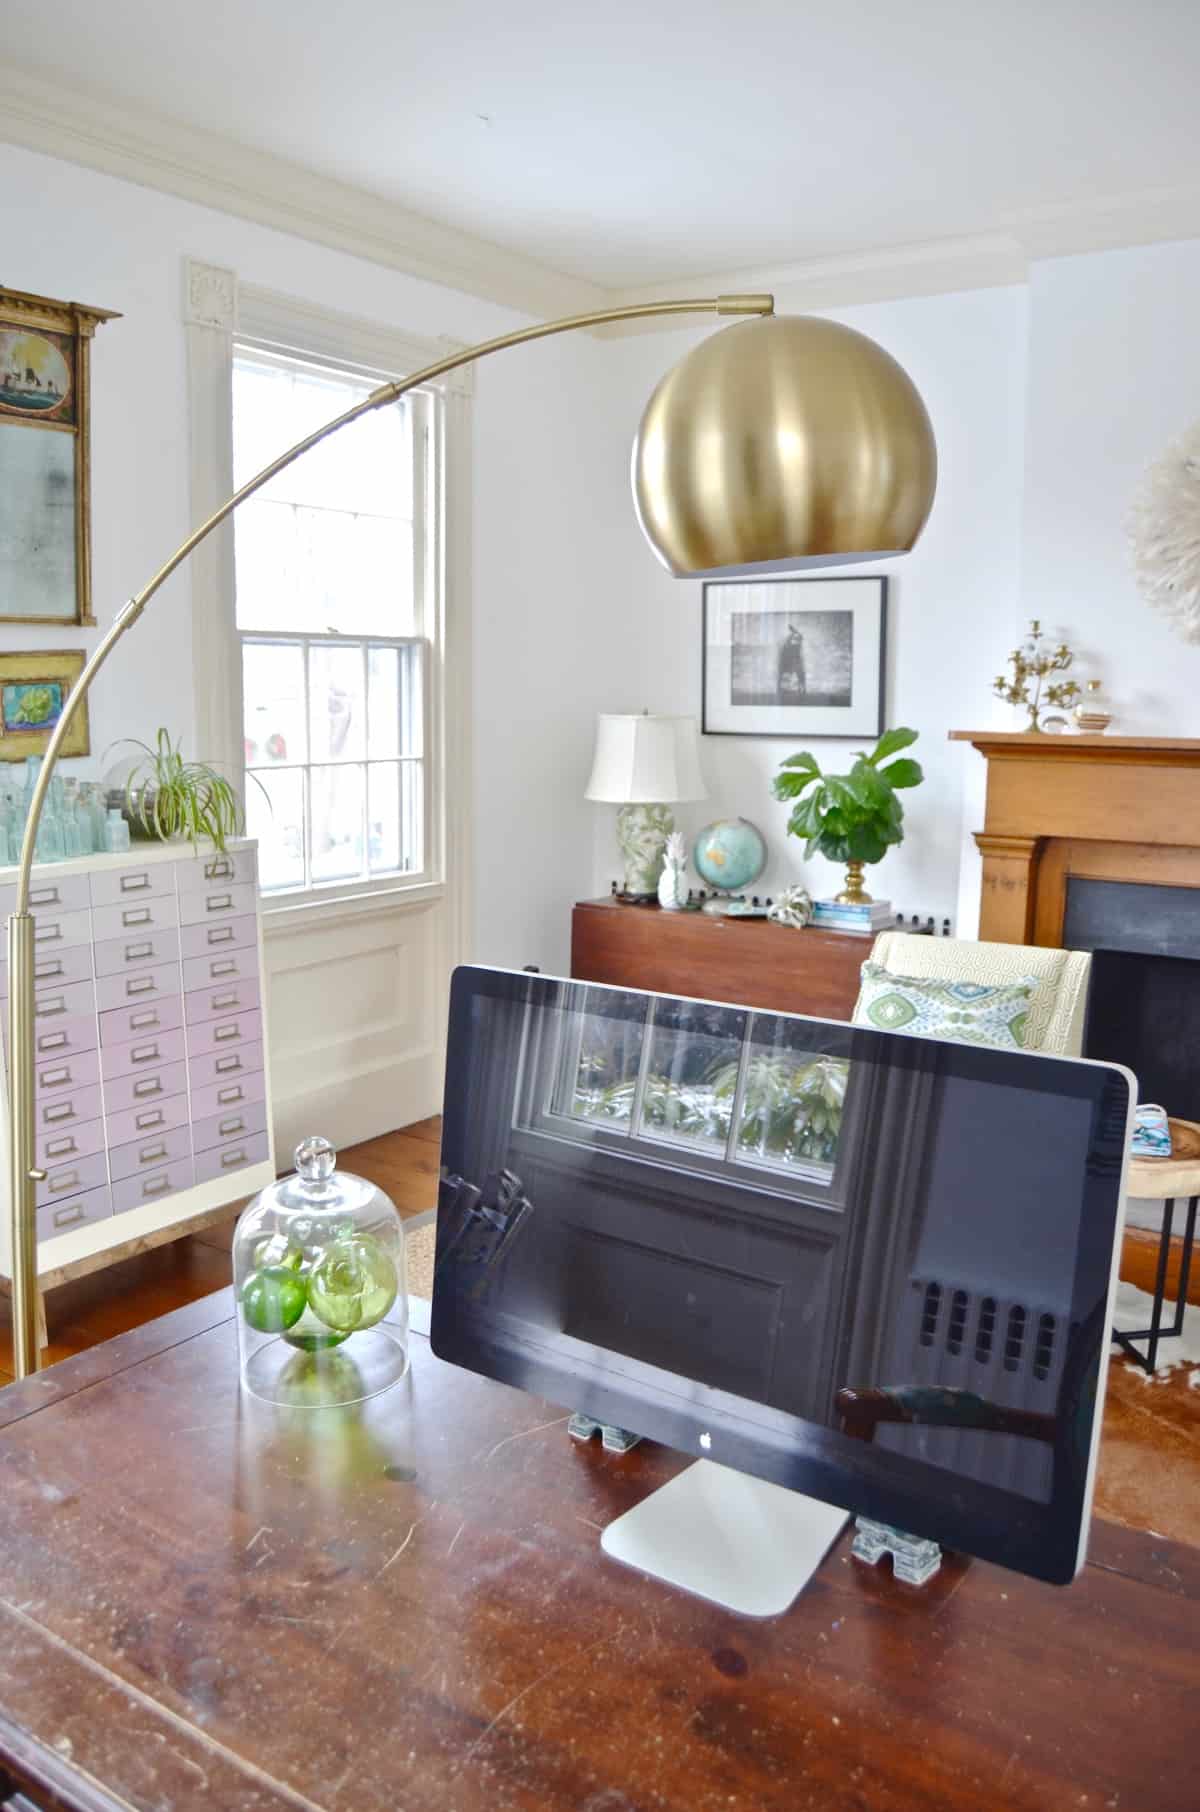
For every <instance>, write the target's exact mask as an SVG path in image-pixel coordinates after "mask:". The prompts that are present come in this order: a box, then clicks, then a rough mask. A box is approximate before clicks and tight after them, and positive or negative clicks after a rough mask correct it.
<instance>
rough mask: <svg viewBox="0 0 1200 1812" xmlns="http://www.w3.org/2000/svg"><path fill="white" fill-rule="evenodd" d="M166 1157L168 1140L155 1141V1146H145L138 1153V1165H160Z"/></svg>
mask: <svg viewBox="0 0 1200 1812" xmlns="http://www.w3.org/2000/svg"><path fill="white" fill-rule="evenodd" d="M166 1155H167V1142H166V1140H165V1139H156V1140H155V1141H154V1144H153V1145H143V1146H142V1149H141V1150H140V1151H139V1152H138V1163H139V1164H158V1163H161V1161H162V1160H163V1158H165V1157H166Z"/></svg>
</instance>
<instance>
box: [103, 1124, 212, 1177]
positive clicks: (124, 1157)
mask: <svg viewBox="0 0 1200 1812" xmlns="http://www.w3.org/2000/svg"><path fill="white" fill-rule="evenodd" d="M191 1155H192V1132H191V1128H190V1127H188V1126H173V1127H172V1128H171V1129H170V1131H169V1132H161V1133H150V1134H149V1136H148V1137H146V1138H142V1139H134V1140H132V1141H131V1142H130V1144H128V1145H115V1146H114V1147H113V1149H112V1150H111V1151H110V1152H109V1154H108V1169H109V1174H110V1175H111V1177H112V1180H113V1182H114V1183H119V1182H120V1181H121V1179H122V1178H123V1177H135V1176H137V1175H138V1173H139V1172H140V1171H144V1170H161V1169H162V1168H163V1167H164V1165H167V1164H174V1163H175V1162H176V1160H177V1159H179V1158H190V1157H191Z"/></svg>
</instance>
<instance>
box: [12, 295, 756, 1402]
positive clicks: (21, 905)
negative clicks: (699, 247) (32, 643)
mask: <svg viewBox="0 0 1200 1812" xmlns="http://www.w3.org/2000/svg"><path fill="white" fill-rule="evenodd" d="M774 307H775V303H774V298H773V297H771V296H768V295H729V296H708V297H701V298H696V299H691V298H689V299H686V300H681V301H674V302H643V303H637V304H633V305H630V306H627V307H623V308H602V309H597V310H594V311H593V312H591V313H589V314H585V315H567V316H565V317H564V318H563V319H561V320H558V321H543V322H539V323H538V325H537V326H535V327H523V328H521V329H519V330H518V331H517V332H516V333H506V334H500V335H499V336H498V337H497V338H496V339H494V340H483V341H481V343H480V344H479V345H478V346H468V347H466V348H464V349H463V350H461V351H457V352H451V353H447V355H446V357H445V358H443V359H438V360H437V361H436V362H435V363H434V364H432V365H426V366H425V368H424V370H422V371H417V372H414V373H413V374H412V375H411V376H410V377H406V378H397V379H396V380H395V382H393V383H390V384H382V385H380V387H379V389H377V390H373V391H372V392H371V394H370V396H367V397H364V398H363V400H362V402H361V403H356V404H355V405H354V407H353V409H347V410H346V411H345V412H344V413H343V414H342V415H339V416H336V417H335V418H334V420H333V421H330V422H326V423H325V425H324V427H321V428H318V429H316V431H315V432H314V433H312V434H309V435H307V436H306V437H305V439H304V440H301V441H297V443H296V445H295V446H294V447H289V448H288V450H287V452H286V453H281V454H280V456H279V458H278V459H274V460H272V461H271V464H270V465H269V466H264V468H263V470H262V471H261V472H258V473H256V474H255V476H254V477H253V478H251V479H249V480H248V482H247V483H246V484H244V485H242V486H241V488H240V489H239V490H237V491H235V492H234V494H233V496H232V497H230V498H228V499H227V501H226V502H225V503H223V504H222V505H221V507H220V509H218V510H214V511H213V514H212V515H211V516H210V517H209V518H208V520H207V521H206V522H202V523H201V524H200V526H199V528H197V529H194V530H193V531H192V533H191V534H190V535H189V536H188V538H187V540H186V541H184V542H183V543H182V544H181V546H180V547H178V548H177V549H176V550H175V552H174V553H173V554H172V555H171V557H170V559H169V560H168V561H166V563H165V564H164V565H162V566H160V567H159V569H158V571H157V572H156V573H155V575H154V577H153V578H152V579H151V580H150V582H149V584H148V585H144V586H143V587H142V589H141V591H139V592H137V593H135V595H134V596H133V597H132V598H130V600H129V602H128V603H127V604H126V605H124V606H123V607H122V609H121V610H119V611H118V612H117V615H116V617H115V618H114V619H113V622H112V624H111V625H110V627H109V628H108V630H107V631H106V632H105V634H104V635H103V636H102V637H101V639H100V641H99V642H98V643H97V644H96V647H95V648H94V649H93V650H92V653H91V656H90V657H89V659H88V660H87V662H86V663H85V665H84V669H83V672H82V673H81V674H80V676H79V678H78V679H77V680H76V682H75V684H74V686H73V687H72V688H71V691H70V693H69V694H68V696H67V699H66V702H65V704H64V706H63V711H62V716H61V717H60V718H59V720H58V722H57V724H56V725H55V727H54V730H53V732H52V734H51V737H50V740H49V742H48V743H47V745H46V753H45V756H44V758H43V760H42V765H41V770H40V772H39V774H38V777H37V783H36V785H35V787H34V790H33V797H32V799H31V800H30V803H29V815H28V817H27V819H26V822H25V834H24V837H23V840H22V843H21V855H20V864H19V867H18V871H17V900H16V911H15V912H14V914H13V915H12V917H11V918H10V919H9V926H8V940H9V1053H10V1059H9V1062H10V1076H9V1146H8V1159H9V1207H10V1224H11V1234H12V1237H11V1250H10V1257H11V1274H12V1302H13V1367H14V1371H15V1374H16V1376H17V1377H18V1378H24V1377H26V1376H28V1374H29V1373H30V1372H34V1371H36V1370H37V1368H38V1346H37V1327H36V1319H37V1317H36V1303H37V1241H36V1238H35V1233H34V1210H35V1185H36V1183H37V1182H38V1181H40V1173H38V1174H36V1175H35V1174H34V1156H35V1139H34V1113H33V1097H34V1069H35V1060H34V1051H33V990H34V976H33V922H32V919H31V918H30V915H29V881H30V871H31V869H32V867H33V858H34V851H35V849H36V847H37V833H38V825H39V824H40V822H41V816H42V808H43V805H44V804H45V799H46V793H47V790H48V788H49V785H50V780H51V777H52V775H53V773H54V768H55V764H56V762H57V760H58V756H59V751H60V749H61V748H62V743H63V739H64V737H65V736H66V734H67V731H68V730H69V728H70V726H71V723H72V720H73V719H74V716H75V713H76V711H77V710H78V709H79V707H80V705H81V704H82V703H83V700H84V699H85V698H86V696H87V693H88V690H89V688H90V686H91V683H92V681H93V680H94V679H95V677H96V675H97V673H98V672H99V671H100V669H101V667H102V666H103V665H104V663H105V661H106V660H107V659H108V657H109V655H110V654H111V652H112V650H113V649H114V647H115V646H116V644H117V643H118V642H119V641H120V639H121V637H122V636H123V635H124V634H125V632H126V630H127V629H131V628H132V627H133V625H134V623H136V622H137V620H138V618H139V617H140V616H141V614H142V611H143V610H144V609H145V608H146V605H147V604H148V603H149V602H150V599H151V598H152V597H153V596H154V594H155V592H156V591H158V590H159V588H160V587H161V586H163V585H165V584H166V582H167V580H168V579H169V578H170V577H171V574H172V573H173V572H174V571H175V569H176V567H178V566H182V564H183V562H184V561H185V560H186V559H187V558H188V556H189V555H190V554H191V553H192V552H193V550H194V549H195V548H197V547H199V545H200V543H201V542H202V541H203V540H205V539H206V537H207V536H209V535H211V534H212V532H213V530H214V529H215V528H219V527H220V525H221V523H222V522H224V521H225V519H226V517H228V516H231V515H232V514H233V512H234V510H236V509H237V507H238V505H239V504H241V503H244V502H245V500H246V499H247V498H248V497H252V496H253V495H254V493H255V492H256V491H259V490H261V489H262V487H263V486H264V485H265V484H269V483H270V481H271V479H272V478H274V477H275V476H276V475H277V474H278V473H279V472H282V471H284V470H285V469H286V468H287V467H288V466H290V465H291V464H292V462H293V461H294V460H297V459H299V458H300V456H301V454H303V453H307V452H308V451H309V449H310V448H311V447H315V446H316V445H317V444H318V442H320V441H323V440H327V439H328V438H329V436H330V435H331V434H336V433H337V432H338V430H339V429H341V428H344V427H346V426H347V425H348V424H349V423H350V422H352V421H356V420H357V419H358V417H359V416H360V415H366V414H368V413H369V412H370V411H371V410H373V409H382V408H386V406H387V405H388V404H389V403H394V402H396V401H397V400H398V399H399V398H400V397H402V396H403V395H404V394H405V393H406V392H407V391H409V390H416V389H419V388H420V386H421V385H422V384H428V383H432V382H433V380H434V379H435V378H439V377H444V376H445V375H446V373H447V372H450V371H455V370H457V369H458V367H459V366H461V365H470V364H473V363H474V362H475V360H476V359H482V358H486V357H487V355H488V354H489V353H492V352H502V351H504V350H505V349H506V348H507V347H509V346H520V345H523V344H524V342H525V341H526V340H542V339H545V338H546V337H547V336H548V335H550V334H558V333H571V332H573V331H574V330H575V329H576V328H582V327H601V326H603V325H604V324H605V323H606V322H611V321H633V320H637V319H639V318H640V317H644V316H651V315H687V314H717V315H769V314H772V313H773V312H774Z"/></svg>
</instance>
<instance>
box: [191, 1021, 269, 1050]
mask: <svg viewBox="0 0 1200 1812" xmlns="http://www.w3.org/2000/svg"><path fill="white" fill-rule="evenodd" d="M261 1039H262V1014H261V1013H239V1014H238V1015H237V1016H236V1018H233V1019H206V1020H205V1021H204V1022H203V1024H202V1025H198V1026H189V1027H188V1029H187V1048H188V1056H189V1057H205V1056H207V1055H208V1054H209V1053H210V1052H212V1051H228V1050H232V1049H234V1048H235V1047H236V1046H238V1045H239V1044H255V1043H258V1042H260V1041H261Z"/></svg>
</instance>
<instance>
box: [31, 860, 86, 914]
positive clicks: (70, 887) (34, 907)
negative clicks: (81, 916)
mask: <svg viewBox="0 0 1200 1812" xmlns="http://www.w3.org/2000/svg"><path fill="white" fill-rule="evenodd" d="M91 903H92V890H91V886H90V885H89V882H88V877H87V875H86V874H71V875H56V874H54V873H50V874H46V873H45V871H44V870H43V872H41V873H40V874H39V873H38V871H37V870H36V869H35V870H34V872H33V874H32V876H31V877H30V885H29V910H30V912H33V913H36V914H37V915H38V917H39V918H40V917H41V916H42V915H43V914H44V913H60V914H61V913H64V912H84V911H86V909H87V908H88V907H89V906H90V905H91Z"/></svg>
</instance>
